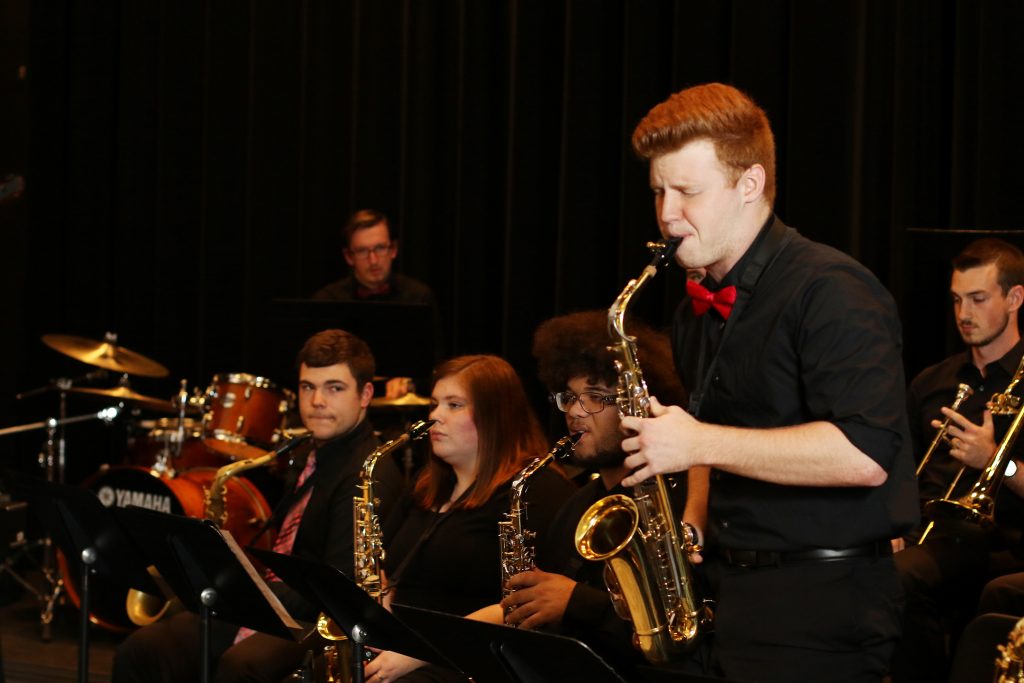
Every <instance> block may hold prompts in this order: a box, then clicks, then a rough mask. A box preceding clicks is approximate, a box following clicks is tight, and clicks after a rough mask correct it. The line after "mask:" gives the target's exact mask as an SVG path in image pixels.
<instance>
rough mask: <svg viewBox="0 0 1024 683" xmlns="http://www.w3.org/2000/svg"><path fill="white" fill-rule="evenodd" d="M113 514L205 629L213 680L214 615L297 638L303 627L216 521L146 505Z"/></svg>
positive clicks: (206, 661)
mask: <svg viewBox="0 0 1024 683" xmlns="http://www.w3.org/2000/svg"><path fill="white" fill-rule="evenodd" d="M114 514H115V515H116V516H117V518H118V519H119V520H120V522H121V523H122V524H123V525H124V527H125V528H126V529H127V530H128V533H129V535H130V536H131V537H132V539H133V540H134V541H135V543H136V544H137V545H138V546H139V547H140V548H141V549H142V550H143V552H144V554H145V555H146V557H147V558H148V559H149V560H150V562H151V563H152V564H153V565H155V566H156V568H157V569H158V570H159V571H160V574H161V576H162V577H163V578H164V580H165V581H166V582H167V584H168V585H169V586H170V587H171V589H172V590H173V591H174V593H175V595H177V596H178V598H179V599H180V600H181V602H182V604H183V605H184V606H185V607H186V609H188V610H189V611H192V612H197V613H198V614H199V617H200V620H201V623H202V629H201V631H202V632H201V641H200V653H201V654H200V656H201V659H202V662H201V666H200V671H201V672H202V679H201V680H202V681H203V683H207V682H208V681H209V680H210V624H211V619H212V618H213V617H214V616H216V617H217V618H219V619H221V620H222V621H226V622H228V623H231V624H235V625H237V626H245V627H247V628H251V629H253V630H256V631H260V632H262V633H269V634H271V635H275V636H279V637H281V638H290V639H292V640H299V639H300V637H299V636H300V635H301V632H302V627H301V626H300V625H299V624H298V623H297V622H296V621H295V620H294V619H292V618H291V616H290V615H289V614H288V612H287V611H286V610H285V609H284V607H283V606H282V605H281V603H280V601H279V600H277V598H276V596H274V595H273V593H271V591H270V589H269V588H268V587H267V585H266V583H265V582H264V581H263V579H262V578H260V576H259V573H258V572H257V571H256V569H255V568H254V567H253V566H252V563H250V562H249V560H248V558H246V557H245V554H244V553H243V552H242V550H241V548H240V547H238V544H237V543H236V542H235V541H234V539H233V538H232V537H231V535H230V534H229V533H228V532H226V531H221V530H219V529H217V527H216V525H214V523H213V522H211V521H209V520H205V519H194V518H191V517H182V516H179V515H170V514H167V513H163V512H154V511H152V510H147V509H145V508H138V507H127V508H118V509H117V510H115V511H114Z"/></svg>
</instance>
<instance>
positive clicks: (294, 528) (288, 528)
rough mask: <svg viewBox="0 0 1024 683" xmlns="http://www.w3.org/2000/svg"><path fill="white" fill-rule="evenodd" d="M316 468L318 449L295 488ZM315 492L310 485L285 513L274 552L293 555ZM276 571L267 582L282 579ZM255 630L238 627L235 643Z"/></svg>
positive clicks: (269, 574) (303, 470) (304, 468)
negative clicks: (300, 529)
mask: <svg viewBox="0 0 1024 683" xmlns="http://www.w3.org/2000/svg"><path fill="white" fill-rule="evenodd" d="M314 470H316V451H314V452H312V453H310V454H309V457H308V458H306V466H305V467H303V468H302V473H301V474H299V480H298V482H296V484H295V490H296V491H298V490H299V489H300V488H302V485H303V484H305V483H306V480H307V479H309V477H310V475H312V474H313V472H314ZM312 493H313V487H310V488H309V490H307V491H306V492H305V493H304V494H303V495H302V498H301V499H299V500H298V501H296V503H295V504H294V505H292V509H291V510H289V511H288V514H287V515H285V518H284V521H283V522H282V523H281V530H280V531H279V532H278V534H277V540H276V541H274V552H275V553H281V554H282V555H291V554H292V547H293V546H294V545H295V534H296V533H298V531H299V524H300V523H301V522H302V513H303V512H305V510H306V505H308V504H309V497H310V495H312ZM280 580H281V579H279V578H277V575H276V574H274V572H272V571H270V570H269V569H268V570H267V582H268V583H269V582H271V581H280ZM253 633H255V631H253V630H252V629H251V628H246V627H245V626H243V627H241V628H240V629H238V635H236V636H235V643H234V644H235V645H238V644H239V643H240V642H242V641H243V640H245V639H246V638H248V637H249V636H251V635H252V634H253Z"/></svg>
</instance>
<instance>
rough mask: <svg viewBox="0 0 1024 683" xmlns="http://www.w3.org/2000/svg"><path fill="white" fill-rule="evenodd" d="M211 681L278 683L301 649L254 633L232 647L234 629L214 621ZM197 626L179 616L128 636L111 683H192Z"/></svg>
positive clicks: (192, 618) (188, 616)
mask: <svg viewBox="0 0 1024 683" xmlns="http://www.w3.org/2000/svg"><path fill="white" fill-rule="evenodd" d="M211 632H212V637H211V639H210V640H211V643H210V651H211V654H212V657H213V659H214V662H215V664H214V667H213V669H212V671H213V672H214V674H213V676H211V678H212V680H214V681H217V682H218V683H232V682H235V681H238V682H241V681H247V682H250V683H279V682H280V681H281V680H282V679H283V678H285V677H286V676H288V674H290V673H291V672H292V671H294V670H295V669H297V668H298V667H299V666H300V665H301V664H302V660H303V658H304V656H305V653H306V649H307V648H306V647H305V646H303V645H299V644H298V643H294V642H292V641H289V640H284V639H282V638H276V637H274V636H268V635H264V634H262V633H257V634H255V635H252V636H250V637H248V638H246V639H245V640H243V641H242V642H241V643H239V644H238V645H232V642H233V641H234V639H235V635H236V634H237V633H238V627H237V626H232V625H230V624H225V623H223V622H219V621H216V620H215V621H214V622H213V626H212V628H211ZM199 637H200V621H199V617H198V616H197V615H195V614H192V613H191V612H183V613H180V614H176V615H175V616H173V617H171V618H169V619H166V620H164V621H159V622H157V623H155V624H152V625H150V626H147V627H145V628H142V629H139V630H138V631H136V632H135V633H133V634H131V635H130V636H128V638H126V639H125V641H124V642H123V643H121V645H120V647H118V648H117V654H116V655H115V657H114V670H113V674H112V676H111V680H112V681H113V683H195V681H198V680H199V678H200V663H199V659H200V657H199V653H200V642H199Z"/></svg>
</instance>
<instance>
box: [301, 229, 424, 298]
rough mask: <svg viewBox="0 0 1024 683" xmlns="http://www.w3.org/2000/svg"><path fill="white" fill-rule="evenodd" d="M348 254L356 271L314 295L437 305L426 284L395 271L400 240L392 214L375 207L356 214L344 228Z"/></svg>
mask: <svg viewBox="0 0 1024 683" xmlns="http://www.w3.org/2000/svg"><path fill="white" fill-rule="evenodd" d="M342 237H343V239H344V242H345V249H344V252H343V253H344V256H345V262H346V263H348V265H349V267H350V268H351V269H352V272H351V273H350V274H349V275H348V276H346V277H344V278H342V279H340V280H338V281H336V282H332V283H331V284H329V285H327V286H326V287H323V288H321V289H320V290H319V291H317V292H316V294H314V295H313V298H314V299H317V300H321V301H388V302H393V303H403V304H427V305H429V306H431V307H433V306H434V294H433V292H431V291H430V288H429V287H427V286H426V285H425V284H423V283H422V282H420V281H419V280H416V279H414V278H411V277H409V276H408V275H402V274H400V273H395V272H393V271H392V268H391V266H392V264H393V263H394V260H395V257H397V256H398V240H397V239H396V238H394V237H393V236H392V235H391V227H390V225H389V224H388V217H387V216H385V215H384V214H383V213H382V212H380V211H375V210H374V209H361V210H359V211H356V212H355V213H354V214H352V215H351V216H350V217H349V219H348V221H347V222H346V223H345V228H344V230H343V231H342Z"/></svg>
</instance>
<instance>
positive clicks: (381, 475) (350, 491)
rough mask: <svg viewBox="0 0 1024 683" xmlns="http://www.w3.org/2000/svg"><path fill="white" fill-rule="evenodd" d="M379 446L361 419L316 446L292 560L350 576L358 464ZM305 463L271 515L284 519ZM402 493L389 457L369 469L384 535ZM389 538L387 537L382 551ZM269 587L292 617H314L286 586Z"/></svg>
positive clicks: (299, 465) (298, 463)
mask: <svg viewBox="0 0 1024 683" xmlns="http://www.w3.org/2000/svg"><path fill="white" fill-rule="evenodd" d="M378 445H379V441H378V439H377V437H376V435H375V434H374V432H373V427H372V426H371V425H370V423H369V421H368V420H363V421H362V422H361V423H360V424H359V425H357V426H356V428H355V429H353V430H352V431H351V432H349V433H348V434H346V435H344V436H342V437H339V438H337V439H334V440H333V441H328V442H326V443H322V444H319V445H318V446H317V447H316V470H315V471H314V473H313V475H312V482H313V483H312V493H311V494H310V498H309V503H308V504H307V506H306V509H305V511H304V512H303V513H302V521H301V522H300V524H299V530H298V532H296V535H295V545H294V546H293V547H292V554H293V555H294V556H296V557H302V558H304V559H308V560H314V561H317V562H323V563H325V564H329V565H332V566H334V567H336V568H338V569H340V570H341V571H342V572H344V573H345V574H347V575H348V576H352V573H353V563H352V553H353V545H352V527H353V523H354V522H353V519H352V502H353V499H354V498H355V496H356V495H357V494H358V493H359V491H358V490H357V488H356V485H357V484H358V483H359V473H360V470H361V469H362V466H363V461H364V460H366V456H368V455H369V454H370V453H372V452H373V450H374V449H375V448H377V446H378ZM304 465H305V458H302V459H300V460H297V461H296V462H295V466H294V468H293V470H292V471H291V472H290V473H289V476H288V478H287V480H286V489H285V490H287V491H292V493H291V494H290V495H287V496H285V498H284V499H283V500H282V503H281V504H280V505H279V506H278V509H277V510H276V511H275V515H276V516H280V517H283V516H284V515H285V514H287V512H288V510H289V509H291V506H292V505H293V504H294V502H295V498H296V496H295V495H294V488H295V481H296V480H297V479H298V473H299V472H301V471H302V467H303V466H304ZM402 490H403V479H402V475H401V473H400V472H399V469H398V466H397V465H396V464H395V461H394V459H393V458H390V457H384V458H382V459H381V460H380V461H378V463H377V466H376V468H375V469H374V493H375V495H376V497H377V498H378V499H379V500H380V506H379V508H378V510H377V512H378V514H379V515H380V519H381V525H382V527H384V529H385V531H387V530H389V529H390V528H392V527H393V526H394V524H393V516H394V513H395V512H396V511H397V510H398V509H399V508H400V505H399V501H400V498H401V495H402ZM389 520H390V521H391V523H389ZM388 540H389V538H388V537H387V534H386V535H385V539H384V541H385V547H386V545H387V542H388ZM273 589H274V592H275V593H276V594H277V595H278V597H280V598H281V602H282V603H283V604H284V606H285V608H286V609H288V611H289V612H290V613H291V614H292V615H293V616H294V617H296V618H298V619H302V620H306V621H312V620H314V619H315V618H316V616H317V612H318V610H317V609H315V608H314V607H312V606H310V605H309V604H308V603H307V602H306V601H305V600H303V599H302V597H301V596H300V595H299V594H298V593H296V592H295V591H293V590H292V589H291V588H289V587H288V586H286V585H284V584H282V583H274V584H273Z"/></svg>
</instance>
